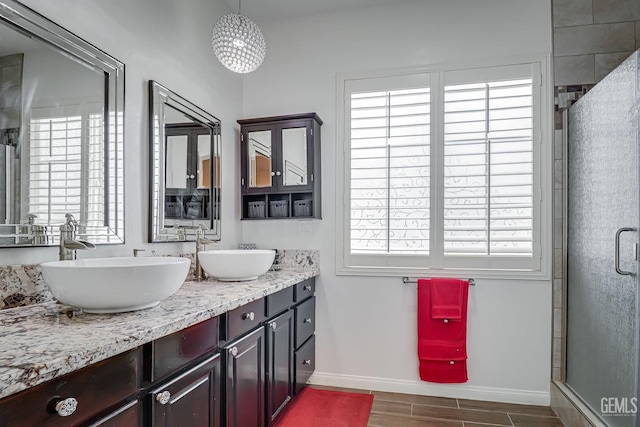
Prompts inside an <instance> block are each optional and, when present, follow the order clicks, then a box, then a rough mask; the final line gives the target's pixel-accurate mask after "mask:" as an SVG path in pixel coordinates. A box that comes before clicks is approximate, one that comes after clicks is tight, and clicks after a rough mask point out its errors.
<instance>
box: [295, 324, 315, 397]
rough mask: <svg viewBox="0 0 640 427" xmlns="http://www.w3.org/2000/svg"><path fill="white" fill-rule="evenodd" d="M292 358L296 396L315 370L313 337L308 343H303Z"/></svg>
mask: <svg viewBox="0 0 640 427" xmlns="http://www.w3.org/2000/svg"><path fill="white" fill-rule="evenodd" d="M293 358H294V362H295V366H296V368H295V376H296V387H295V389H296V390H295V393H296V394H298V393H300V391H301V390H302V389H303V388H304V386H306V385H307V380H309V377H310V376H311V374H313V371H315V370H316V337H315V336H313V337H311V339H310V340H309V341H307V342H306V343H304V345H303V346H302V347H300V348H299V349H298V351H296V353H295V355H294V356H293Z"/></svg>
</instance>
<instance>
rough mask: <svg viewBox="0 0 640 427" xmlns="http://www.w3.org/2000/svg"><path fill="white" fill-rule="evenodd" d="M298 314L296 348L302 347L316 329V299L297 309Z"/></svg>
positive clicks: (313, 298) (304, 303) (309, 300)
mask: <svg viewBox="0 0 640 427" xmlns="http://www.w3.org/2000/svg"><path fill="white" fill-rule="evenodd" d="M295 312H296V342H295V348H298V347H300V346H301V345H302V344H303V343H304V342H305V341H306V340H307V339H309V337H310V336H311V335H313V332H314V331H315V329H316V297H312V298H309V299H308V300H306V301H305V302H303V303H302V304H300V305H298V306H297V307H296V308H295Z"/></svg>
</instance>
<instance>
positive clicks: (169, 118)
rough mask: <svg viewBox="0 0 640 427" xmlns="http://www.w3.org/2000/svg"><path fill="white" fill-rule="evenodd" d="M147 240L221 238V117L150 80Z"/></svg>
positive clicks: (171, 240) (172, 240) (167, 240)
mask: <svg viewBox="0 0 640 427" xmlns="http://www.w3.org/2000/svg"><path fill="white" fill-rule="evenodd" d="M149 96H150V99H149V105H150V113H149V124H150V127H149V135H150V141H151V146H150V149H149V152H150V163H151V167H150V173H151V176H150V183H151V188H150V191H149V194H150V196H151V200H150V206H151V208H150V209H149V212H150V220H149V241H151V242H175V241H195V238H196V231H197V230H198V229H204V230H205V236H206V237H207V239H210V240H220V150H221V146H220V144H221V137H220V120H218V119H217V118H215V117H214V116H212V115H211V114H209V113H208V112H206V111H204V110H203V109H201V108H199V107H197V106H196V105H194V104H193V103H191V102H189V101H187V100H186V99H184V98H182V97H181V96H179V95H177V94H175V93H174V92H172V91H170V90H169V89H167V88H166V87H164V86H162V85H161V84H159V83H157V82H154V81H150V82H149Z"/></svg>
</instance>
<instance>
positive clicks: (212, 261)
mask: <svg viewBox="0 0 640 427" xmlns="http://www.w3.org/2000/svg"><path fill="white" fill-rule="evenodd" d="M275 256H276V251H274V250H272V249H251V250H233V249H232V250H222V249H218V250H211V251H201V252H199V253H198V259H199V260H200V265H201V266H202V268H203V269H204V271H205V272H206V273H207V274H208V275H210V276H212V277H215V278H216V279H218V280H222V281H225V282H241V281H245V280H253V279H257V278H258V276H259V275H261V274H264V273H266V272H267V271H268V270H269V267H271V264H273V260H274V258H275Z"/></svg>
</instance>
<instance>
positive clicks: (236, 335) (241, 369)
mask: <svg viewBox="0 0 640 427" xmlns="http://www.w3.org/2000/svg"><path fill="white" fill-rule="evenodd" d="M314 292H315V279H313V278H311V279H308V280H305V281H303V282H301V283H299V284H297V285H295V286H292V287H289V288H286V289H283V290H281V291H279V292H276V293H274V294H271V295H268V296H267V297H265V298H264V299H261V300H257V301H253V302H252V303H249V304H247V305H244V306H242V307H239V308H237V309H235V310H232V311H230V312H229V313H227V317H226V323H227V326H226V327H225V328H223V330H224V331H226V333H227V339H228V341H227V343H226V344H225V345H224V346H223V348H222V355H223V357H224V358H225V359H224V360H223V366H224V368H225V369H226V372H225V373H224V377H225V381H226V385H225V393H224V394H225V399H226V405H225V407H226V418H225V421H224V422H223V425H226V426H229V427H253V426H256V427H264V426H272V425H274V424H275V423H276V422H277V420H278V418H279V417H280V416H281V415H282V414H283V413H284V408H285V407H286V406H287V405H288V404H289V402H291V401H292V399H294V396H295V393H296V392H299V391H300V390H301V389H302V388H303V387H304V386H305V385H306V382H307V380H308V379H309V377H310V376H311V374H312V373H313V369H314V368H315V341H314V333H315V297H314V296H313V295H314ZM298 311H299V313H300V314H298V315H297V314H296V313H297V312H298ZM259 318H260V320H259V321H258V319H259ZM252 319H253V320H252ZM296 319H300V320H299V322H298V320H296ZM256 323H258V324H256ZM296 340H298V341H299V344H298V343H296ZM297 359H299V360H300V367H299V368H298V365H297V362H296V360H297Z"/></svg>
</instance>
